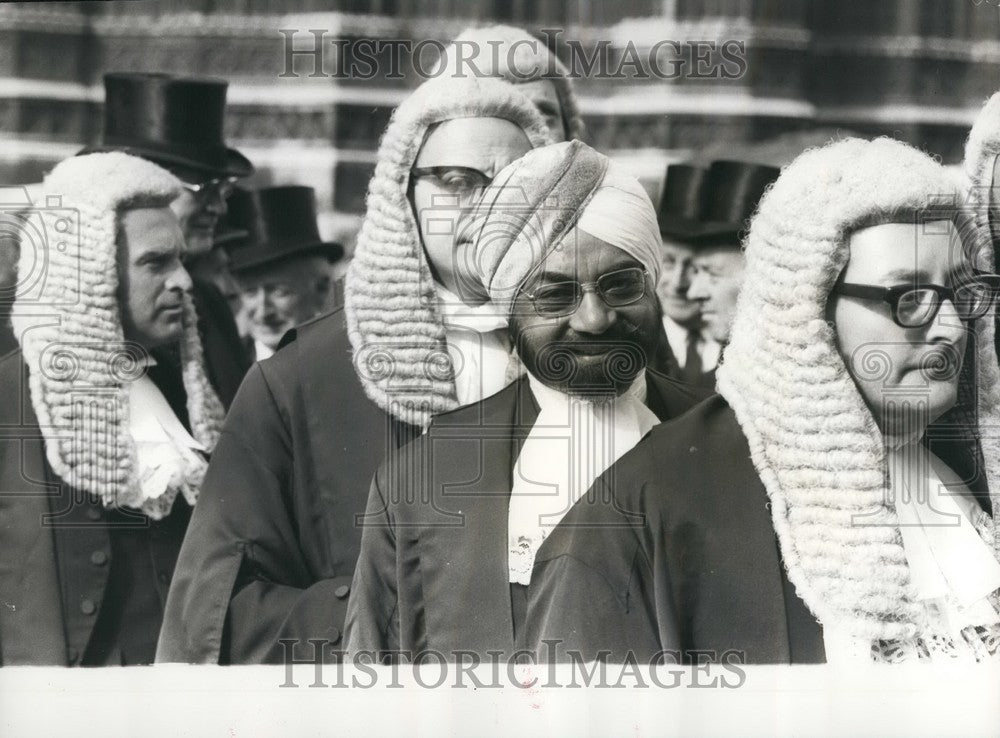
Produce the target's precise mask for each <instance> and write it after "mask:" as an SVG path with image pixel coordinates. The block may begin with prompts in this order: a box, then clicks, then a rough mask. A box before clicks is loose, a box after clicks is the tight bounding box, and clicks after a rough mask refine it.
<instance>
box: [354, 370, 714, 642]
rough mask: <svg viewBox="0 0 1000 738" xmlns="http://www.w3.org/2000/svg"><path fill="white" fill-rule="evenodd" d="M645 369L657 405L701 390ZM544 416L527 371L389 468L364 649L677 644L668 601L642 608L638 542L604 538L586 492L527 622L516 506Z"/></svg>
mask: <svg viewBox="0 0 1000 738" xmlns="http://www.w3.org/2000/svg"><path fill="white" fill-rule="evenodd" d="M647 379H648V388H649V399H648V404H649V407H650V409H652V410H653V411H654V412H655V413H656V414H657V416H658V417H660V418H661V419H666V418H671V417H675V416H677V415H679V414H681V413H682V412H684V411H685V410H686V409H687V408H689V407H691V405H692V404H693V403H695V402H696V401H697V400H698V399H699V398H700V397H701V396H702V395H700V394H698V393H697V391H696V390H691V389H690V388H687V387H685V386H681V385H678V384H677V383H675V382H672V381H671V380H669V379H668V378H666V377H665V376H663V375H660V374H658V373H655V372H652V371H649V372H647ZM537 414H538V407H537V405H536V404H535V401H534V397H533V395H532V393H531V391H530V389H529V386H528V383H527V380H526V379H521V380H520V381H518V382H516V383H514V384H512V385H510V386H508V387H507V388H505V389H504V390H502V391H500V392H499V393H497V394H496V395H494V396H492V397H490V398H487V399H485V400H483V401H481V402H479V403H476V404H474V405H469V406H467V407H464V408H460V409H458V410H455V411H453V412H451V413H447V414H444V415H440V416H437V417H436V418H435V419H434V421H433V422H432V423H431V426H430V429H429V430H428V432H427V434H426V435H424V436H422V437H421V438H419V439H418V440H416V441H414V442H413V443H411V444H410V445H408V446H406V447H405V448H403V449H400V450H399V451H398V452H396V453H395V454H393V455H392V456H391V457H390V459H388V460H387V462H386V463H385V464H383V465H382V466H381V467H380V469H379V472H378V474H377V475H376V477H375V479H374V481H373V482H372V488H371V496H370V498H369V506H368V512H367V514H366V518H365V520H364V524H365V528H364V534H363V536H362V548H361V557H360V559H359V561H358V569H357V572H356V573H355V575H354V586H353V590H352V593H351V601H350V605H349V606H348V618H347V633H348V651H349V652H350V653H351V654H352V655H354V656H358V655H360V653H361V652H363V651H368V652H378V651H382V650H386V649H388V650H403V651H409V652H412V653H417V652H421V651H425V650H428V649H432V650H436V651H438V652H439V653H441V654H443V655H444V656H445V658H448V659H449V660H457V659H458V657H457V656H456V652H457V651H462V650H466V651H472V652H474V653H478V654H486V652H487V651H489V650H499V651H502V652H503V653H504V654H506V655H508V656H509V655H510V654H512V653H513V652H514V651H515V650H516V649H520V648H526V649H529V650H532V651H535V652H536V653H538V654H539V658H540V659H543V660H564V659H565V658H566V657H567V655H568V654H567V652H568V651H570V650H575V651H578V652H579V653H580V654H581V657H582V658H584V659H587V660H589V659H591V658H594V657H596V656H597V655H598V652H599V651H606V652H608V654H610V655H611V657H612V658H615V657H617V658H621V657H623V655H624V654H625V653H626V651H627V650H628V649H630V648H639V649H640V650H643V651H647V650H649V651H652V652H655V651H656V650H658V645H659V644H660V643H661V642H667V643H673V642H675V640H676V639H675V638H674V637H673V633H674V631H675V629H674V627H673V625H672V624H670V623H667V622H666V621H663V620H661V621H659V622H655V613H656V612H658V611H659V609H657V608H653V609H652V610H651V609H649V608H645V609H644V608H636V607H634V606H633V605H632V604H631V603H632V601H633V600H634V599H635V598H636V596H637V595H638V594H639V593H637V592H636V591H635V590H634V584H633V581H632V579H631V577H630V571H631V567H632V558H633V556H634V552H635V543H634V540H628V539H625V538H608V539H607V540H608V541H609V542H610V543H611V544H612V545H611V546H610V547H605V546H603V545H601V544H602V543H603V542H604V540H605V539H604V538H601V539H600V540H599V541H594V535H593V534H594V533H595V530H593V529H589V528H584V527H580V526H579V525H578V523H579V522H580V520H581V519H583V518H584V517H585V511H586V509H587V508H588V507H590V505H588V504H586V502H587V500H586V498H584V499H581V500H580V501H579V502H577V504H576V505H574V506H573V508H572V509H571V510H570V511H569V513H568V514H567V515H566V517H565V518H564V519H563V521H562V522H561V523H560V524H559V525H558V526H556V527H555V528H554V529H553V530H552V532H551V534H550V535H549V537H548V538H547V539H546V540H545V542H544V543H543V544H542V546H541V547H540V549H539V551H538V555H537V557H536V559H535V568H534V571H533V573H532V580H531V584H530V586H529V587H527V589H526V591H525V592H524V593H523V594H524V597H525V598H526V605H525V611H524V617H523V618H522V620H523V622H522V623H521V625H520V627H517V624H516V623H515V618H514V616H513V614H512V597H511V594H512V592H511V588H510V585H509V584H508V577H507V535H506V533H507V513H508V507H509V501H510V491H511V488H512V484H513V469H514V464H515V461H516V459H517V456H518V453H519V451H520V443H521V442H522V440H523V439H524V438H525V437H526V436H527V434H528V432H529V431H530V430H531V427H532V425H533V424H534V421H535V418H536V417H537ZM591 541H594V543H593V545H591ZM622 544H624V545H622ZM571 552H572V553H571ZM515 591H517V590H515ZM663 606H664V607H665V603H664V605H663ZM581 636H584V637H581ZM546 639H554V640H558V643H557V644H554V645H552V644H549V645H546V644H543V643H542V641H543V640H546Z"/></svg>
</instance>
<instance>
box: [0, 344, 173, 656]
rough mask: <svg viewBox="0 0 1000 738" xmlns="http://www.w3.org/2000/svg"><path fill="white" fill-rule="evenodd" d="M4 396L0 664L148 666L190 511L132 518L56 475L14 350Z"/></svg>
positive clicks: (4, 369) (4, 368) (5, 364)
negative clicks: (161, 517) (48, 458)
mask: <svg viewBox="0 0 1000 738" xmlns="http://www.w3.org/2000/svg"><path fill="white" fill-rule="evenodd" d="M154 381H156V380H155V379H154ZM179 381H180V380H179V377H178V382H179ZM161 389H162V390H163V391H164V394H165V396H167V398H168V401H171V404H172V405H174V404H176V402H177V399H178V398H176V397H174V396H173V395H172V393H171V391H170V388H169V387H167V386H163V387H161ZM0 397H2V398H3V401H2V402H0V600H2V602H3V606H2V607H0V657H2V660H0V663H3V664H5V665H13V664H47V665H74V664H83V665H105V664H106V665H114V664H135V663H150V662H151V661H152V659H153V655H154V651H155V646H156V636H157V633H158V632H159V628H160V622H161V619H162V616H163V605H164V602H165V601H166V597H167V587H168V585H169V582H170V576H171V574H172V572H173V568H174V564H175V562H176V559H177V553H178V551H179V550H180V545H181V540H182V539H183V537H184V530H185V527H186V525H187V521H188V516H189V515H190V508H189V507H188V505H187V503H185V502H184V501H183V500H182V499H178V500H177V502H176V503H175V505H174V509H173V511H172V512H171V514H170V515H169V516H167V517H166V518H165V519H163V520H161V521H150V520H149V519H147V518H146V517H145V516H144V515H139V514H134V515H131V516H129V515H127V514H126V513H122V512H116V511H109V510H106V509H105V508H104V506H103V505H102V504H101V503H100V502H99V501H98V500H96V499H95V498H93V497H91V496H90V495H88V494H85V493H82V492H80V490H77V489H74V488H72V487H70V486H69V485H68V484H66V483H65V482H63V481H62V480H61V479H60V478H59V477H58V476H56V474H55V473H54V472H53V471H52V468H51V467H50V466H49V463H48V460H47V458H46V456H45V444H44V440H43V437H42V434H41V431H40V430H39V427H38V420H37V418H36V416H35V412H34V409H33V408H32V405H31V399H30V396H29V393H28V369H27V367H26V366H25V365H24V361H23V359H22V357H21V352H20V351H19V350H18V351H15V352H13V353H11V354H8V355H7V356H6V357H4V358H2V359H0Z"/></svg>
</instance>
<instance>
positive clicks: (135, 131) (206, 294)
mask: <svg viewBox="0 0 1000 738" xmlns="http://www.w3.org/2000/svg"><path fill="white" fill-rule="evenodd" d="M227 87H228V83H227V82H225V81H224V80H215V79H185V78H179V77H171V76H169V75H165V74H130V73H117V72H116V73H110V74H106V75H104V92H105V99H104V131H103V136H102V138H101V140H100V142H99V143H98V144H97V145H95V146H91V147H88V148H87V149H85V150H84V152H81V153H89V152H96V151H124V152H126V153H129V154H132V155H134V156H139V157H142V158H143V159H147V160H149V161H152V162H154V163H156V164H159V165H160V166H161V167H163V168H164V169H167V170H168V171H169V172H171V173H172V174H173V175H174V176H176V177H177V178H178V179H180V180H181V183H182V185H183V188H184V189H183V191H182V192H181V195H180V196H179V197H178V198H177V199H176V200H175V201H174V202H173V203H172V204H171V209H172V210H173V211H174V213H175V214H176V215H177V217H178V219H179V220H180V222H181V230H182V231H183V232H184V240H185V243H186V247H187V248H186V252H185V256H184V263H185V266H186V267H187V268H188V270H189V271H191V272H192V273H196V272H198V271H199V270H198V268H197V262H198V261H199V260H202V259H205V258H208V257H209V255H210V252H211V250H212V244H213V240H214V236H215V229H216V226H217V224H218V221H219V218H220V217H221V216H222V215H223V214H224V213H225V212H226V197H227V195H228V194H229V193H230V192H231V191H232V188H233V184H234V183H235V182H236V180H238V179H239V178H241V177H246V176H248V175H250V174H252V173H253V170H254V168H253V164H251V163H250V161H249V160H248V159H247V158H246V157H245V156H243V154H241V153H240V152H239V151H236V150H235V149H232V148H229V147H228V146H226V142H225V139H224V137H223V121H224V115H225V108H226V89H227ZM192 294H193V297H194V302H195V307H196V309H197V311H198V317H199V320H198V323H199V325H198V328H199V331H200V332H201V335H202V341H203V344H204V347H205V358H206V363H207V365H208V373H209V378H210V379H211V381H212V384H213V386H214V387H215V389H216V391H217V392H218V394H219V398H220V399H221V400H222V402H223V404H224V405H225V406H226V407H229V404H230V402H232V399H233V396H234V395H235V394H236V390H237V389H238V388H239V386H240V382H241V381H242V380H243V375H244V374H246V371H247V369H248V368H249V365H250V361H249V357H248V356H246V354H245V351H244V348H243V345H242V343H241V341H240V337H239V333H238V332H237V330H236V323H235V320H234V319H233V315H232V314H231V312H230V310H229V307H228V303H227V302H226V300H225V298H224V296H223V295H222V293H221V292H220V291H219V290H218V288H217V287H216V286H215V285H213V284H211V283H210V282H208V281H205V280H202V279H198V278H195V279H194V280H193V286H192Z"/></svg>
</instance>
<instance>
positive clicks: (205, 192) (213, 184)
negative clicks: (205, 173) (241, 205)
mask: <svg viewBox="0 0 1000 738" xmlns="http://www.w3.org/2000/svg"><path fill="white" fill-rule="evenodd" d="M238 181H239V177H215V178H213V179H209V180H207V181H205V182H201V183H200V184H191V183H190V182H181V185H182V186H183V187H184V189H185V190H187V191H188V192H190V193H191V194H192V195H194V196H195V198H197V199H199V200H208V199H210V198H214V197H220V198H222V199H223V200H225V199H226V198H227V197H229V196H230V195H231V194H233V188H234V187H235V186H236V183H237V182H238Z"/></svg>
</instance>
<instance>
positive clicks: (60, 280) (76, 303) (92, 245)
mask: <svg viewBox="0 0 1000 738" xmlns="http://www.w3.org/2000/svg"><path fill="white" fill-rule="evenodd" d="M180 192H181V186H180V182H179V181H178V180H177V179H176V178H175V177H174V176H173V175H172V174H170V173H169V172H167V171H165V170H164V169H161V168H160V167H158V166H156V165H155V164H153V163H151V162H148V161H145V160H144V159H139V158H137V157H134V156H129V155H127V154H123V153H120V152H112V153H101V154H89V155H86V156H78V157H73V158H70V159H66V160H65V161H63V162H61V163H60V164H58V165H57V166H56V167H55V168H54V169H53V170H52V172H51V173H50V174H49V175H48V176H47V177H46V178H45V181H44V183H43V186H42V196H41V198H40V202H41V203H46V206H45V207H43V206H41V205H39V206H38V208H37V211H36V212H37V213H38V214H39V215H40V217H41V219H42V223H43V224H44V228H45V233H46V236H47V240H46V241H45V242H44V243H43V244H41V248H43V249H44V253H41V254H39V253H36V250H37V249H36V248H29V247H28V246H27V245H26V244H22V249H21V260H20V270H21V273H22V274H26V273H29V272H30V271H31V270H32V269H34V267H35V260H37V259H39V258H41V259H44V260H45V261H47V270H46V272H45V274H44V278H43V279H42V280H41V281H40V283H39V286H38V289H37V290H35V291H33V292H31V293H30V294H27V293H25V294H19V295H18V296H17V297H16V298H15V302H14V308H13V318H12V322H13V324H14V328H15V331H16V333H17V335H18V337H19V341H20V343H21V350H22V355H23V357H24V361H25V363H26V364H27V366H28V369H29V389H30V394H31V403H32V407H33V408H34V410H35V414H36V415H37V417H38V422H39V426H40V428H41V431H42V434H43V436H44V438H45V453H46V457H47V458H48V461H49V464H50V465H51V466H52V470H53V471H54V472H55V473H56V474H57V475H59V477H61V478H62V479H63V480H64V481H65V482H67V483H68V484H70V485H71V486H73V487H75V488H77V489H80V490H83V491H86V492H89V493H91V494H94V495H96V496H97V497H99V498H100V499H101V500H102V502H103V503H104V504H105V506H107V507H121V506H124V507H134V508H138V509H140V510H142V511H143V512H144V513H146V514H147V515H149V516H150V517H153V518H161V517H163V516H164V515H166V514H167V513H168V512H169V511H170V508H171V505H172V503H173V500H174V498H175V497H176V495H177V494H178V493H182V494H183V495H184V496H185V498H186V499H187V500H188V502H189V503H191V504H192V505H193V504H195V502H196V500H197V495H198V489H199V487H200V484H201V479H200V477H201V476H202V475H203V474H204V468H203V467H201V468H199V469H198V470H194V471H192V473H191V474H189V475H188V478H186V479H185V480H184V481H183V482H182V484H181V485H180V487H178V488H176V489H170V490H168V492H167V493H166V494H165V495H163V496H161V497H159V498H157V499H155V500H147V499H144V498H143V495H142V494H141V492H140V487H139V480H138V479H137V476H138V475H137V472H136V447H135V443H134V442H133V440H132V437H131V435H130V432H129V412H130V407H129V391H128V387H127V384H128V383H129V382H131V381H133V380H135V379H136V378H138V376H140V375H141V373H142V372H143V371H144V370H145V365H144V363H143V362H142V361H141V359H142V358H143V352H142V350H141V349H139V348H137V347H136V346H135V345H134V344H131V343H127V342H126V341H125V336H124V332H123V328H122V318H121V310H120V307H119V304H118V299H117V290H118V266H117V264H118V259H117V230H118V220H117V218H118V211H119V209H120V208H121V207H122V206H127V205H128V204H130V203H132V202H141V201H143V200H144V199H152V200H162V201H163V202H164V204H168V203H169V202H170V201H171V200H173V199H174V198H176V197H177V196H178V195H179V194H180ZM55 197H57V198H58V207H55V205H53V203H55V202H56V201H55V200H51V199H49V198H55ZM56 311H58V312H56ZM180 354H181V367H182V369H181V371H182V377H183V382H184V388H185V390H186V392H187V409H188V414H189V416H190V420H191V434H192V436H193V437H194V438H195V440H197V441H198V442H199V443H201V444H202V445H203V446H205V448H207V449H209V450H211V449H212V448H214V446H215V442H216V440H217V439H218V436H219V430H220V428H221V425H222V420H223V416H224V412H223V408H222V404H221V402H220V401H219V398H218V397H217V396H216V394H215V390H214V389H212V386H211V385H210V384H209V381H208V376H207V374H206V373H205V366H204V359H203V356H202V347H201V340H200V338H199V336H198V330H197V319H196V314H195V308H194V304H193V303H192V301H191V298H190V296H189V295H185V297H184V336H183V339H182V340H181V345H180ZM168 498H169V499H168Z"/></svg>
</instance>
